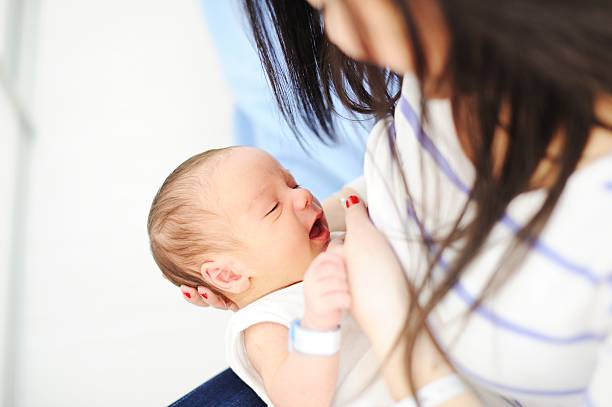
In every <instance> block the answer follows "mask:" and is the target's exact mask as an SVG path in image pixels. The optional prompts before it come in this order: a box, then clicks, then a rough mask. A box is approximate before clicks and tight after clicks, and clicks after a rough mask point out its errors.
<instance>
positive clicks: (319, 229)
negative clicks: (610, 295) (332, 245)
mask: <svg viewBox="0 0 612 407" xmlns="http://www.w3.org/2000/svg"><path fill="white" fill-rule="evenodd" d="M324 219H325V218H324V217H323V216H322V217H320V218H319V219H317V220H315V222H314V224H313V225H312V228H311V229H310V233H309V234H308V237H309V238H310V240H317V241H323V242H326V241H328V240H329V229H328V228H327V225H326V222H324Z"/></svg>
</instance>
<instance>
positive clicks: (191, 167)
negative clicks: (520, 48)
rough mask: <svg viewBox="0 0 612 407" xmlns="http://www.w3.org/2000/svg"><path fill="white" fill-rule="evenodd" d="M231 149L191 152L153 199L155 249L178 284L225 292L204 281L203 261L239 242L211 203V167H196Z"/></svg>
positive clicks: (165, 271) (150, 221)
mask: <svg viewBox="0 0 612 407" xmlns="http://www.w3.org/2000/svg"><path fill="white" fill-rule="evenodd" d="M231 149H232V147H226V148H219V149H213V150H208V151H205V152H203V153H200V154H196V155H194V156H193V157H191V158H189V159H188V160H187V161H185V162H183V163H182V164H181V165H179V166H178V167H177V168H176V169H175V170H174V171H172V173H171V174H170V175H169V176H168V178H166V180H165V181H164V183H163V184H162V186H161V188H160V189H159V191H158V192H157V194H156V195H155V198H154V199H153V203H152V204H151V209H150V211H149V219H148V222H147V231H148V233H149V242H150V245H151V252H152V253H153V258H154V259H155V262H156V263H157V265H158V266H159V268H160V270H161V272H162V273H163V275H164V277H166V278H167V279H168V280H170V282H172V283H173V284H174V285H176V286H180V285H182V284H184V285H187V286H190V287H197V286H199V285H202V286H206V287H208V288H209V289H211V290H212V291H214V292H215V293H216V294H217V295H221V296H223V294H222V293H220V292H219V290H217V289H215V287H211V286H210V285H209V284H207V283H206V281H204V279H203V278H202V276H201V274H200V267H201V265H202V263H203V262H204V261H205V257H206V256H207V255H209V254H211V253H221V252H227V251H228V250H231V249H235V248H236V246H237V245H238V243H237V241H236V240H235V239H232V237H231V236H230V234H229V233H225V234H223V233H220V230H222V229H225V230H227V229H228V228H227V225H223V222H222V220H221V219H220V217H219V216H218V215H216V214H215V213H214V212H213V211H212V210H211V209H210V208H207V205H206V203H207V201H208V200H207V199H206V195H209V193H208V191H207V189H208V188H207V185H206V184H207V182H206V177H205V171H196V170H199V169H204V168H205V166H206V165H211V164H213V163H214V162H211V161H213V159H214V158H220V157H221V156H222V155H223V154H226V153H227V152H229V151H230V150H231ZM215 161H216V160H215ZM215 223H216V224H215ZM223 226H226V227H225V228H224V227H223ZM223 297H224V296H223Z"/></svg>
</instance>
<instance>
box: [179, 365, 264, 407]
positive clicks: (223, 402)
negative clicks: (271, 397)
mask: <svg viewBox="0 0 612 407" xmlns="http://www.w3.org/2000/svg"><path fill="white" fill-rule="evenodd" d="M237 406H240V407H260V406H261V407H266V403H264V402H263V401H262V400H261V399H260V398H259V397H258V396H257V394H255V392H254V391H253V390H251V388H250V387H249V386H247V385H246V383H244V382H243V381H242V380H240V378H239V377H238V376H236V373H234V372H233V371H232V370H231V369H227V370H224V371H223V372H221V373H219V374H218V375H216V376H215V377H213V378H212V379H210V380H209V381H207V382H206V383H204V384H202V385H200V386H199V387H197V388H196V389H195V390H192V391H191V392H190V393H188V394H187V395H186V396H183V397H181V398H180V399H179V400H177V401H175V402H174V403H172V404H171V405H170V406H169V407H237Z"/></svg>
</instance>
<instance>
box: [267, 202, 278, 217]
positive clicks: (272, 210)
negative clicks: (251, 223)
mask: <svg viewBox="0 0 612 407" xmlns="http://www.w3.org/2000/svg"><path fill="white" fill-rule="evenodd" d="M276 208H278V202H277V203H276V205H274V208H272V209H270V211H269V212H268V213H266V216H268V215H269V214H271V213H272V212H274V211H275V210H276Z"/></svg>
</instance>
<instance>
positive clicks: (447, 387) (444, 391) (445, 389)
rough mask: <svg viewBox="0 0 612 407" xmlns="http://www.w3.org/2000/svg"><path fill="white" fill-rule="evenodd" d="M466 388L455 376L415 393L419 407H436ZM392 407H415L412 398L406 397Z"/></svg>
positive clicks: (447, 377)
mask: <svg viewBox="0 0 612 407" xmlns="http://www.w3.org/2000/svg"><path fill="white" fill-rule="evenodd" d="M466 391H467V388H466V387H465V385H464V384H463V382H462V381H461V379H459V377H457V375H455V374H451V375H448V376H444V377H442V378H441V379H438V380H434V381H433V382H431V383H429V384H427V385H425V386H423V387H422V388H420V389H419V390H418V391H417V398H418V399H419V403H420V407H436V406H439V405H441V404H443V403H446V402H447V401H449V400H451V399H453V398H455V397H457V396H458V395H460V394H462V393H465V392H466ZM393 407H417V402H416V401H415V399H414V398H413V397H406V398H405V399H403V400H401V401H400V402H399V403H397V404H395V405H394V406H393Z"/></svg>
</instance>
